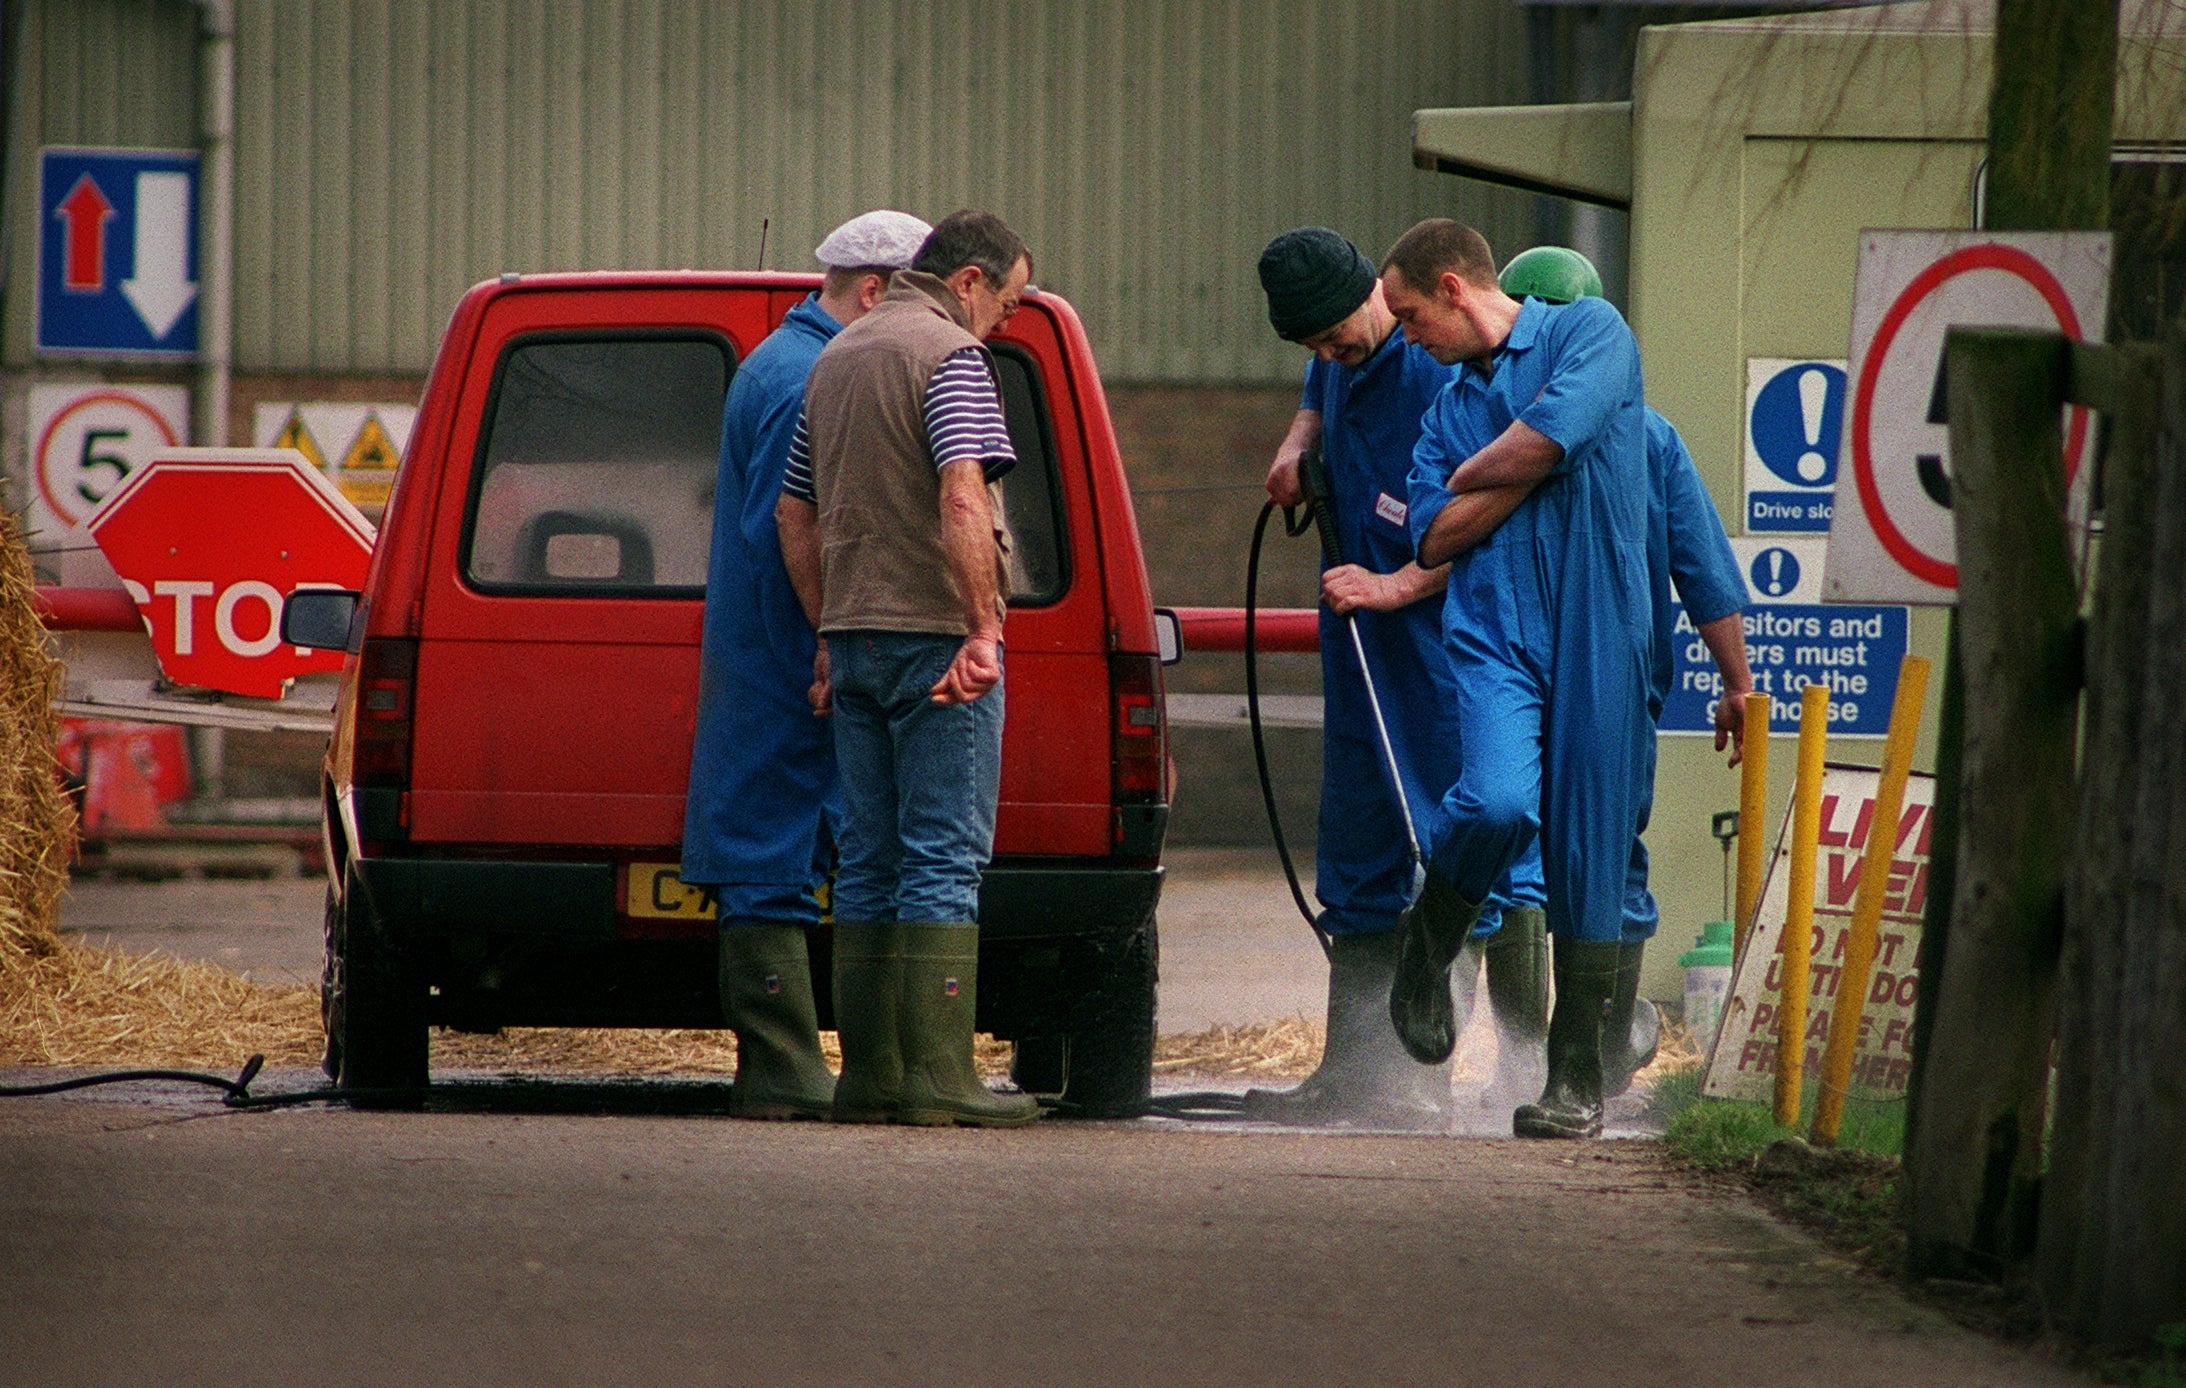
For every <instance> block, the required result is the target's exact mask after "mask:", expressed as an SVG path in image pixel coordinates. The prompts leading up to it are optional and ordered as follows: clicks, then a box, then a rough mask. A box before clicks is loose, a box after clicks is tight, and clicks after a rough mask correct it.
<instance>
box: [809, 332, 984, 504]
mask: <svg viewBox="0 0 2186 1388" xmlns="http://www.w3.org/2000/svg"><path fill="white" fill-rule="evenodd" d="M923 410H924V413H925V416H926V439H927V443H928V445H929V447H930V449H931V451H932V453H933V456H934V469H935V470H936V471H939V470H940V469H942V468H945V467H947V466H948V465H949V464H951V463H954V462H960V461H962V460H963V459H966V458H974V459H977V460H978V461H979V462H980V463H981V464H982V470H983V471H984V472H985V473H986V475H987V480H988V481H989V482H994V481H998V480H1000V478H1001V476H1002V474H1003V473H1006V472H1008V471H1009V470H1010V469H1011V468H1012V467H1014V466H1016V464H1017V449H1016V448H1015V447H1014V446H1012V445H1011V443H1010V432H1009V424H1008V422H1007V421H1006V420H1004V419H1003V417H1002V397H1001V396H1000V395H998V394H996V392H995V389H994V377H993V376H991V375H989V374H988V372H987V362H986V358H985V357H984V356H983V355H982V354H981V353H980V351H979V349H978V348H976V347H964V348H959V349H958V350H957V351H954V352H951V353H950V354H949V355H948V356H947V357H945V358H943V359H942V363H941V365H940V366H937V367H935V368H934V374H933V377H932V379H931V380H929V381H927V383H926V400H925V404H924V406H923ZM782 490H783V491H785V492H787V493H789V494H790V495H791V496H794V497H796V498H798V499H799V500H800V501H809V502H812V503H813V504H814V505H818V504H819V493H818V492H817V491H816V490H815V489H814V487H813V484H812V439H811V436H810V435H809V434H808V433H806V431H805V417H804V415H803V414H802V413H799V414H798V416H797V432H796V433H795V434H793V435H792V436H791V437H790V441H789V466H788V467H787V468H785V469H784V470H783V473H782Z"/></svg>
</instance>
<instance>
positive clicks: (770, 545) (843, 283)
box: [682, 211, 932, 1118]
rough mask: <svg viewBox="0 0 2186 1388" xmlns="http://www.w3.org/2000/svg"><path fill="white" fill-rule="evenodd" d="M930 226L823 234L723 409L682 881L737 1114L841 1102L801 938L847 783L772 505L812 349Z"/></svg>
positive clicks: (862, 221) (864, 224) (816, 1112)
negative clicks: (823, 270)
mask: <svg viewBox="0 0 2186 1388" xmlns="http://www.w3.org/2000/svg"><path fill="white" fill-rule="evenodd" d="M931 230H932V228H931V227H929V226H928V225H927V224H926V223H924V222H922V221H920V220H919V219H918V218H916V217H913V216H910V215H909V214H907V213H903V212H888V211H879V212H868V213H866V214H864V215H863V216H860V217H853V218H852V219H850V220H849V221H847V222H845V223H843V224H842V225H841V226H839V227H837V228H835V229H834V230H833V231H831V232H829V233H828V235H827V239H826V240H824V241H822V242H821V243H820V245H819V248H818V249H817V250H815V251H814V252H813V256H814V258H815V259H817V260H818V261H819V262H820V264H822V265H823V266H825V267H827V275H826V278H825V279H824V280H822V281H821V284H820V289H819V292H818V293H816V294H813V295H810V296H808V297H807V298H806V299H805V300H804V301H803V302H802V303H800V304H798V305H797V306H796V307H794V308H792V309H791V310H790V311H789V314H788V316H786V317H785V318H784V319H783V320H782V325H781V327H779V328H778V329H776V330H775V331H774V332H773V333H772V334H771V335H769V336H768V338H767V339H766V341H764V342H762V343H760V344H759V346H758V347H757V348H756V349H754V350H753V351H752V353H751V355H750V356H748V357H746V358H745V359H744V360H743V361H742V362H741V363H740V364H739V365H738V366H737V369H736V377H735V380H734V382H733V383H732V384H731V386H730V387H729V398H728V403H727V405H726V406H725V408H724V409H723V411H722V416H721V472H720V478H719V481H718V482H717V484H716V486H715V490H714V527H713V551H712V557H711V559H710V561H709V567H708V570H707V574H706V624H705V635H704V638H703V641H702V644H701V647H700V655H699V684H698V736H697V740H696V743H695V744H694V746H693V747H692V749H691V782H690V790H689V794H688V799H687V800H686V802H685V806H684V818H683V866H682V877H683V880H684V881H685V882H688V883H691V884H693V885H695V886H700V887H705V888H708V889H710V890H711V891H712V892H713V893H714V896H715V900H716V903H717V908H718V911H719V916H720V966H719V967H720V986H721V1010H722V1013H723V1015H724V1017H725V1019H726V1020H727V1022H728V1025H729V1027H730V1028H731V1029H732V1030H733V1031H735V1033H736V1039H737V1070H736V1086H735V1090H734V1098H733V1104H734V1109H735V1111H736V1112H737V1113H739V1114H741V1115H743V1116H745V1117H753V1118H793V1117H809V1118H821V1117H825V1116H826V1115H827V1112H828V1106H829V1103H830V1101H831V1099H832V1097H833V1092H834V1080H833V1078H832V1077H831V1076H830V1075H829V1074H828V1070H827V1066H826V1064H825V1063H824V1062H823V1061H822V1060H821V1059H820V1044H819V1033H818V1030H817V1024H816V1018H815V1010H814V1006H813V998H812V970H811V966H810V964H809V963H808V961H807V957H806V954H805V930H806V929H807V928H808V927H810V926H812V925H815V924H817V923H818V921H819V918H820V911H819V903H818V898H817V895H816V891H817V888H818V885H819V883H820V882H821V881H822V880H824V877H825V873H826V865H827V860H828V858H829V856H831V855H832V852H833V847H832V845H833V840H834V835H835V831H836V828H837V826H838V825H839V824H840V822H841V815H842V787H841V785H840V783H839V781H838V779H837V777H836V771H835V750H834V742H833V739H832V738H831V737H830V735H829V732H828V728H827V725H826V724H824V723H822V722H820V721H818V720H817V719H816V718H815V716H814V713H813V708H812V705H811V704H810V703H809V702H808V701H807V697H806V696H807V691H808V690H809V688H810V687H811V685H812V683H813V673H814V666H813V660H814V655H815V647H816V638H815V637H814V634H813V630H812V624H811V623H810V622H808V621H807V620H806V619H805V614H804V609H803V608H801V607H800V606H799V605H798V602H797V594H796V590H795V589H794V588H793V587H792V586H791V584H790V579H789V575H788V573H787V571H786V570H785V569H784V568H783V565H782V550H781V543H780V540H779V538H778V536H777V532H776V529H775V523H774V506H775V500H776V498H777V497H778V496H779V495H780V493H781V490H782V469H783V466H784V465H785V464H786V462H787V461H788V458H789V445H790V437H791V435H792V433H793V432H794V431H795V429H796V426H797V417H798V415H799V414H800V413H802V412H803V409H804V398H805V377H806V375H807V374H808V373H809V372H810V371H811V369H812V363H813V362H814V361H815V360H816V359H817V358H818V357H819V355H820V349H821V348H823V347H825V346H826V345H827V344H828V342H829V341H830V340H831V339H832V338H833V337H834V336H835V334H836V333H838V332H840V331H841V330H842V329H843V328H844V327H846V326H848V325H849V324H851V323H852V322H855V321H856V320H857V319H859V318H861V317H863V316H864V314H865V313H866V311H867V310H868V309H871V308H872V307H873V306H874V305H875V304H877V303H879V302H880V300H881V296H882V295H883V294H885V293H887V291H888V286H889V281H890V280H891V278H892V277H893V276H894V273H895V272H896V271H897V270H900V269H903V268H904V267H905V266H907V265H909V264H910V263H911V258H912V257H913V256H914V255H916V254H917V253H918V248H919V246H920V245H921V244H922V243H923V242H924V241H925V239H926V236H927V233H928V232H930V231H931ZM823 820H824V821H825V822H826V824H827V827H828V835H827V837H826V839H825V840H824V841H823V839H822V837H821V834H820V828H821V824H822V821H823Z"/></svg>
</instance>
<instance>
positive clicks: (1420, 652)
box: [1299, 332, 1541, 935]
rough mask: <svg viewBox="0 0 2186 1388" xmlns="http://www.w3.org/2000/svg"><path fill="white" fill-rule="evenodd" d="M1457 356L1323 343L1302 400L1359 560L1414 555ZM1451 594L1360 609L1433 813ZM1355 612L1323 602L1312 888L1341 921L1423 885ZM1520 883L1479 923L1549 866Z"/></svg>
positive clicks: (1418, 788)
mask: <svg viewBox="0 0 2186 1388" xmlns="http://www.w3.org/2000/svg"><path fill="white" fill-rule="evenodd" d="M1450 376H1451V371H1450V368H1448V367H1446V366H1443V365H1441V364H1440V363H1438V362H1436V361H1435V359H1434V358H1433V357H1431V356H1429V355H1427V353H1426V352H1425V351H1424V350H1422V349H1420V348H1418V347H1414V346H1411V345H1409V344H1407V343H1406V342H1405V341H1404V335H1403V334H1402V333H1401V332H1392V333H1391V334H1390V335H1389V337H1388V338H1387V339H1386V340H1385V341H1384V342H1383V343H1382V344H1381V346H1380V347H1379V348H1377V349H1376V350H1375V352H1374V354H1373V355H1372V356H1371V357H1369V358H1368V359H1367V360H1366V362H1365V363H1364V364H1363V365H1361V366H1360V367H1358V369H1356V370H1353V369H1352V368H1350V367H1346V366H1342V365H1340V364H1338V363H1336V362H1331V361H1323V360H1321V359H1320V358H1318V357H1316V358H1314V360H1313V363H1312V364H1311V365H1310V366H1308V367H1307V368H1306V383H1305V395H1304V398H1303V399H1302V400H1301V401H1300V402H1299V405H1300V408H1302V409H1307V410H1313V411H1316V412H1317V413H1318V414H1319V415H1320V416H1321V459H1322V462H1323V463H1324V464H1325V465H1326V468H1327V471H1328V484H1329V488H1330V490H1331V491H1333V492H1334V493H1335V497H1334V506H1333V508H1332V509H1333V511H1334V514H1335V519H1336V533H1337V537H1338V543H1339V544H1340V545H1341V546H1342V548H1343V555H1344V558H1345V560H1346V561H1347V562H1350V563H1353V564H1357V565H1359V566H1360V567H1362V568H1365V569H1368V570H1371V571H1373V572H1375V573H1393V572H1395V571H1396V570H1398V569H1401V568H1403V567H1404V566H1405V565H1406V564H1407V563H1409V562H1411V558H1412V543H1411V537H1410V535H1409V534H1408V533H1407V531H1406V529H1405V525H1404V516H1405V501H1404V495H1405V476H1406V473H1407V472H1408V470H1409V469H1410V467H1411V459H1412V447H1413V445H1414V444H1415V443H1416V442H1417V441H1418V439H1419V422H1420V416H1421V415H1422V414H1423V413H1424V412H1425V410H1426V408H1427V406H1428V404H1429V403H1430V402H1431V401H1432V400H1433V399H1434V397H1435V396H1436V395H1437V394H1438V393H1439V392H1440V391H1441V390H1442V388H1443V386H1444V385H1446V384H1447V383H1448V382H1449V380H1450ZM1441 606H1442V604H1441V603H1439V602H1437V601H1435V600H1433V599H1432V598H1428V599H1423V600H1422V601H1419V602H1415V603H1413V604H1411V605H1410V606H1408V607H1404V608H1400V609H1398V610H1397V611H1395V612H1367V611H1361V612H1360V613H1358V619H1359V640H1360V643H1361V644H1362V645H1363V646H1364V647H1365V648H1366V659H1367V663H1368V665H1369V666H1370V668H1371V670H1372V673H1373V675H1374V688H1375V690H1376V692H1377V693H1378V694H1379V695H1380V698H1381V706H1382V714H1383V717H1385V718H1386V719H1387V720H1388V723H1389V739H1390V742H1391V743H1392V744H1393V745H1394V747H1395V748H1396V754H1397V764H1398V766H1399V768H1400V769H1401V771H1402V773H1403V778H1404V788H1405V795H1406V797H1407V798H1408V799H1409V800H1410V801H1411V805H1412V816H1413V818H1414V820H1415V821H1416V822H1418V823H1419V824H1420V825H1422V826H1423V827H1424V825H1425V824H1426V816H1427V814H1428V812H1429V811H1430V810H1431V808H1432V807H1433V805H1434V803H1435V800H1436V798H1437V797H1438V796H1439V795H1440V794H1441V791H1442V788H1443V787H1444V786H1447V785H1448V784H1449V783H1450V782H1451V781H1453V780H1455V779H1456V778H1457V773H1458V767H1459V764H1460V760H1461V759H1460V755H1459V746H1460V743H1459V737H1458V723H1457V713H1456V710H1457V684H1456V677H1455V675H1454V673H1453V672H1452V671H1451V669H1450V662H1449V657H1448V656H1447V655H1446V654H1445V653H1444V652H1443V649H1442V614H1441ZM1345 626H1346V622H1345V619H1344V618H1342V617H1339V616H1337V615H1336V614H1335V613H1334V612H1332V611H1330V610H1329V609H1328V608H1326V607H1323V608H1322V609H1321V700H1322V724H1321V810H1320V838H1319V842H1318V845H1317V866H1316V871H1315V881H1314V895H1315V896H1316V897H1318V898H1319V899H1320V902H1321V905H1322V907H1323V908H1325V909H1324V910H1323V911H1322V913H1321V927H1322V928H1323V929H1324V930H1326V931H1328V932H1329V933H1330V934H1332V935H1370V934H1376V933H1380V932H1383V931H1390V930H1394V929H1396V926H1397V915H1398V913H1399V912H1401V911H1402V910H1403V909H1404V908H1405V906H1406V905H1408V904H1409V903H1410V901H1411V899H1412V892H1413V880H1412V879H1413V872H1412V851H1411V844H1410V842H1409V841H1408V840H1407V838H1406V835H1405V831H1404V820H1403V817H1402V816H1401V815H1400V814H1399V813H1398V810H1397V804H1396V799H1395V797H1394V796H1393V795H1392V794H1391V792H1390V787H1389V772H1388V769H1387V764H1386V762H1385V761H1384V759H1383V757H1382V751H1381V742H1380V738H1379V735H1378V734H1377V733H1376V731H1375V727H1374V712H1373V708H1372V707H1371V705H1369V704H1368V702H1367V698H1366V685H1365V682H1364V681H1363V680H1362V679H1361V678H1360V675H1359V662H1358V656H1357V654H1356V653H1355V652H1354V651H1353V650H1352V647H1351V636H1350V633H1349V632H1348V631H1346V630H1345ZM1520 876H1521V878H1523V880H1524V886H1523V887H1521V888H1520V889H1518V890H1516V891H1515V892H1514V891H1512V890H1510V889H1508V887H1507V886H1506V888H1505V890H1503V891H1499V892H1498V893H1496V895H1495V897H1494V899H1492V900H1491V901H1490V909H1489V910H1488V911H1485V912H1483V913H1482V919H1481V922H1480V925H1479V926H1478V927H1477V932H1478V933H1480V934H1487V933H1490V932H1492V931H1494V930H1495V929H1496V928H1497V927H1498V926H1499V925H1500V924H1501V922H1502V916H1501V907H1502V906H1503V905H1505V904H1509V903H1511V902H1512V901H1513V900H1516V901H1517V902H1519V903H1522V904H1538V903H1539V902H1540V900H1541V886H1540V880H1539V872H1538V867H1537V865H1536V868H1535V871H1534V872H1533V874H1532V875H1531V877H1530V878H1528V877H1525V875H1524V874H1523V873H1522V872H1521V874H1520Z"/></svg>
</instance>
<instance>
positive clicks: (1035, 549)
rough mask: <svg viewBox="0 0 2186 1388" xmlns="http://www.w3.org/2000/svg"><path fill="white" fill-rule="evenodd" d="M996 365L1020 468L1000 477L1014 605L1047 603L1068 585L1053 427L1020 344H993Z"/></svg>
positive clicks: (1036, 381)
mask: <svg viewBox="0 0 2186 1388" xmlns="http://www.w3.org/2000/svg"><path fill="white" fill-rule="evenodd" d="M992 345H993V350H994V364H995V368H996V374H997V376H999V377H1000V380H1001V386H1002V414H1003V417H1004V419H1005V420H1007V421H1008V424H1009V431H1010V444H1011V446H1012V447H1014V448H1015V449H1016V450H1017V466H1016V467H1013V468H1011V469H1010V470H1009V471H1008V472H1007V473H1005V474H1004V475H1003V477H1002V481H1001V483H1000V488H1001V492H1002V515H1003V519H1004V522H1005V523H1006V524H1007V525H1008V526H1009V532H1010V556H1009V576H1010V606H1012V607H1043V606H1045V605H1047V604H1048V603H1052V602H1055V601H1057V600H1058V599H1060V598H1061V597H1062V595H1063V591H1064V590H1065V589H1066V588H1068V587H1069V586H1070V571H1069V554H1068V552H1067V550H1066V548H1065V546H1064V543H1063V527H1062V513H1061V511H1060V509H1059V508H1058V507H1057V506H1056V488H1055V444H1054V436H1055V426H1054V424H1053V423H1052V422H1051V421H1050V419H1049V417H1048V411H1047V401H1046V399H1045V398H1043V397H1042V396H1041V394H1040V378H1039V374H1038V372H1037V371H1036V370H1035V368H1034V366H1033V364H1032V358H1031V357H1029V356H1027V355H1026V354H1025V352H1024V351H1023V349H1022V348H1018V347H1013V346H1010V345H1008V344H1006V343H995V344H992Z"/></svg>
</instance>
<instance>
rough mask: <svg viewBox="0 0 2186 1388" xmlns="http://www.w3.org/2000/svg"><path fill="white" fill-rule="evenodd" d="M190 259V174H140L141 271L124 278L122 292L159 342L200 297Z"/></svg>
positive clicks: (139, 255) (139, 237)
mask: <svg viewBox="0 0 2186 1388" xmlns="http://www.w3.org/2000/svg"><path fill="white" fill-rule="evenodd" d="M189 260H190V176H189V175H188V174H185V173H140V174H138V175H137V261H136V271H137V272H136V274H135V275H134V276H132V277H131V278H129V279H125V280H123V281H122V282H121V292H122V294H123V295H124V296H126V297H127V298H128V300H129V306H130V307H131V308H134V309H135V310H136V311H137V317H139V318H142V319H143V320H144V326H145V327H146V328H147V329H149V330H150V331H151V334H152V339H153V340H154V341H155V342H156V341H158V340H159V339H160V338H163V337H165V336H167V334H168V333H170V332H172V331H173V330H174V326H175V320H176V319H178V318H180V317H181V316H182V311H183V310H184V309H186V308H188V307H189V306H190V304H191V302H192V301H193V300H195V299H196V298H197V283H196V281H194V280H191V279H189V278H188V275H189V269H188V266H189Z"/></svg>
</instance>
